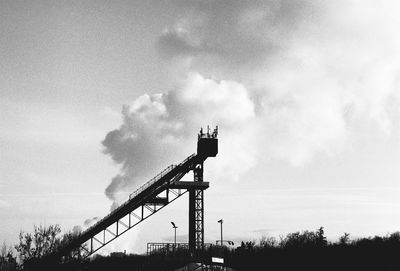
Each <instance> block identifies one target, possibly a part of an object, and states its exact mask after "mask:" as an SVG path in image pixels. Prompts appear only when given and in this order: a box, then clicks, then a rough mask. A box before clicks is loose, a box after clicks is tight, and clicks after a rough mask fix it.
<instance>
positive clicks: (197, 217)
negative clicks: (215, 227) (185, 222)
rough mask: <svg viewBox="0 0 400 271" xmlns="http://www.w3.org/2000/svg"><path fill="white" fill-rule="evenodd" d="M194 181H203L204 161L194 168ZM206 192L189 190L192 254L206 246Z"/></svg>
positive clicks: (190, 244) (190, 248)
mask: <svg viewBox="0 0 400 271" xmlns="http://www.w3.org/2000/svg"><path fill="white" fill-rule="evenodd" d="M193 174H194V181H195V182H203V162H201V163H199V164H197V165H195V167H194V169H193ZM203 218H204V193H203V190H202V189H190V190H189V250H190V253H191V254H192V255H194V254H195V252H196V251H199V250H202V249H203V247H204V219H203Z"/></svg>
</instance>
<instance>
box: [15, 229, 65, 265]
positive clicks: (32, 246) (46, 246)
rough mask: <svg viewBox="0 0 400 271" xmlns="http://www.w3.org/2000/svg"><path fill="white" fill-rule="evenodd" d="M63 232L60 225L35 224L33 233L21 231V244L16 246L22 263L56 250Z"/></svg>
mask: <svg viewBox="0 0 400 271" xmlns="http://www.w3.org/2000/svg"><path fill="white" fill-rule="evenodd" d="M60 233H61V229H60V226H59V225H57V224H56V225H50V226H48V227H46V226H42V225H40V226H36V225H35V226H34V230H33V234H31V233H24V232H22V231H21V232H20V234H19V244H18V245H16V246H15V249H16V250H17V252H18V254H19V255H18V256H19V259H20V260H21V262H22V263H24V262H26V261H28V260H31V259H39V258H42V257H43V256H44V255H46V254H49V253H51V252H54V251H55V250H56V249H57V247H58V245H59V243H60V239H59V237H58V235H59V234H60Z"/></svg>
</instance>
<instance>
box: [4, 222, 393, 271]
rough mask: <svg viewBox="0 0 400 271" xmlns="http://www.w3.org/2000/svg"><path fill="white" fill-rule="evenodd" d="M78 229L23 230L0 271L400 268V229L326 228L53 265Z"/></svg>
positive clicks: (47, 228) (98, 257) (56, 227)
mask: <svg viewBox="0 0 400 271" xmlns="http://www.w3.org/2000/svg"><path fill="white" fill-rule="evenodd" d="M76 234H77V233H75V234H74V233H67V234H65V235H61V230H60V228H59V226H58V225H55V226H49V227H43V226H39V227H36V226H35V227H34V232H33V233H21V234H20V237H19V243H18V244H17V245H16V246H15V247H14V248H11V247H8V246H6V245H5V244H3V246H2V248H1V251H0V271H14V270H24V271H29V270H61V271H62V270H88V271H89V270H96V271H98V270H118V271H122V270H130V271H134V270H137V271H139V270H140V271H142V270H154V271H157V270H163V271H165V270H175V269H177V268H179V267H182V266H184V265H186V264H188V263H190V262H193V261H202V262H204V263H206V264H210V263H211V257H213V256H218V257H223V258H224V261H225V266H228V267H231V268H233V269H234V270H245V271H247V270H273V271H279V270H282V271H284V270H290V271H292V270H328V271H329V270H335V271H338V270H363V271H364V270H400V257H399V253H400V233H399V232H395V233H392V234H388V235H386V236H383V237H380V236H375V237H368V238H358V239H351V238H350V235H349V234H348V233H345V234H344V235H343V236H341V237H340V238H339V240H338V241H337V242H329V241H327V239H326V237H325V234H324V228H323V227H321V228H319V229H317V230H316V231H303V232H295V233H290V234H287V235H286V236H283V237H280V238H279V239H276V238H274V237H263V238H262V239H261V240H259V241H257V242H256V241H246V242H245V241H244V242H242V243H241V245H240V246H239V247H237V248H228V247H219V246H212V247H210V248H208V249H207V250H206V251H204V252H203V254H202V255H200V256H199V257H198V258H197V259H193V258H192V257H191V256H190V255H189V252H188V251H186V250H177V251H174V253H170V252H169V253H164V252H162V251H161V252H160V253H158V254H155V255H151V256H145V255H119V256H118V257H110V256H108V257H104V256H99V255H95V256H94V257H92V258H91V259H90V260H86V261H81V262H76V261H75V262H69V263H64V264H56V265H54V263H53V264H51V265H50V264H48V263H46V262H44V261H43V259H44V258H45V255H48V254H51V253H52V252H54V251H56V250H57V248H58V247H60V246H62V244H64V243H65V242H68V240H71V238H74V236H75V235H76Z"/></svg>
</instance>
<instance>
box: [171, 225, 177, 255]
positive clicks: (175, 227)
mask: <svg viewBox="0 0 400 271" xmlns="http://www.w3.org/2000/svg"><path fill="white" fill-rule="evenodd" d="M171 224H172V227H173V228H174V230H175V236H174V250H175V249H176V229H177V228H178V227H177V226H176V225H175V223H174V222H171Z"/></svg>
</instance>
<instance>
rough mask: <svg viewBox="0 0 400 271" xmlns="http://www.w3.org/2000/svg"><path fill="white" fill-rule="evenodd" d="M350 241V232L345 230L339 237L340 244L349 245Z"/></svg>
mask: <svg viewBox="0 0 400 271" xmlns="http://www.w3.org/2000/svg"><path fill="white" fill-rule="evenodd" d="M349 242H350V233H347V232H345V233H344V234H343V235H342V236H340V238H339V244H340V245H347V244H348V243H349Z"/></svg>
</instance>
